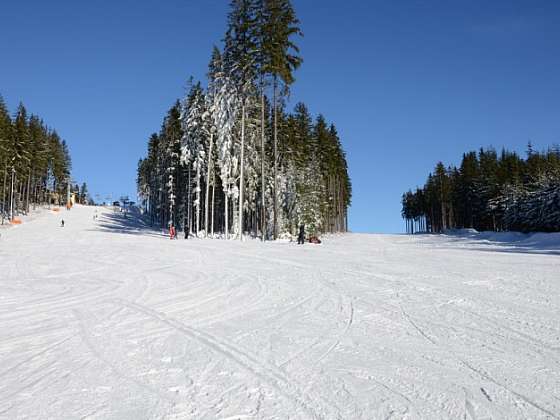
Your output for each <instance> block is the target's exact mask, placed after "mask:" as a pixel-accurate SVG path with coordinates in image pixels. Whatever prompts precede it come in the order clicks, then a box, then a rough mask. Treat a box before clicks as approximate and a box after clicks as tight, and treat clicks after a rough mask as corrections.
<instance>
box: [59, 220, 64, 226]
mask: <svg viewBox="0 0 560 420" xmlns="http://www.w3.org/2000/svg"><path fill="white" fill-rule="evenodd" d="M60 227H64V219H62V220H61V222H60Z"/></svg>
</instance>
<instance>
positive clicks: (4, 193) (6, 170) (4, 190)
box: [2, 159, 8, 224]
mask: <svg viewBox="0 0 560 420" xmlns="http://www.w3.org/2000/svg"><path fill="white" fill-rule="evenodd" d="M7 182H8V160H7V159H6V161H5V162H4V183H3V184H2V224H4V216H5V213H6V183H7Z"/></svg>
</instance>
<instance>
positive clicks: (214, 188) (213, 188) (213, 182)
mask: <svg viewBox="0 0 560 420" xmlns="http://www.w3.org/2000/svg"><path fill="white" fill-rule="evenodd" d="M215 190H216V175H215V174H214V173H213V172H212V216H211V217H212V237H213V236H214V191H215Z"/></svg>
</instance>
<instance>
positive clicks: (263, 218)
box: [261, 79, 266, 241]
mask: <svg viewBox="0 0 560 420" xmlns="http://www.w3.org/2000/svg"><path fill="white" fill-rule="evenodd" d="M264 138H265V126H264V83H263V82H262V79H261V195H262V197H261V199H262V207H261V236H262V240H263V241H264V240H265V239H266V197H265V173H264V161H265V149H264Z"/></svg>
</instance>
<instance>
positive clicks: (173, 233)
mask: <svg viewBox="0 0 560 420" xmlns="http://www.w3.org/2000/svg"><path fill="white" fill-rule="evenodd" d="M175 235H176V233H175V226H173V225H171V227H170V228H169V238H170V239H175Z"/></svg>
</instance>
